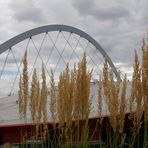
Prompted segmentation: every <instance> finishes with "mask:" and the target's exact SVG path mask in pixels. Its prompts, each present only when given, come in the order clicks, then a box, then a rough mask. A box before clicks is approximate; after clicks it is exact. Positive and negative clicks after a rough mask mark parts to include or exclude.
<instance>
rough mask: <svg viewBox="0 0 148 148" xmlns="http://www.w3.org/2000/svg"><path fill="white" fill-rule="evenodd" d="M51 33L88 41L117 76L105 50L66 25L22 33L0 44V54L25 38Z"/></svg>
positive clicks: (45, 27)
mask: <svg viewBox="0 0 148 148" xmlns="http://www.w3.org/2000/svg"><path fill="white" fill-rule="evenodd" d="M51 31H65V32H71V33H74V34H77V35H79V36H80V37H83V38H85V39H86V40H88V41H89V42H90V43H91V44H93V45H94V46H95V47H96V49H97V50H99V51H100V53H101V54H102V55H103V56H104V57H105V58H106V59H107V61H108V63H109V65H110V67H111V68H112V70H113V72H114V73H115V75H116V76H117V75H118V72H117V70H116V68H115V66H114V64H113V62H112V61H111V59H110V57H109V56H108V54H107V53H106V52H105V50H104V49H103V48H102V47H101V46H100V44H99V43H98V42H97V41H96V40H95V39H93V38H92V37H91V36H90V35H89V34H87V33H85V32H84V31H82V30H80V29H77V28H75V27H72V26H67V25H57V24H56V25H47V26H41V27H38V28H34V29H32V30H29V31H26V32H24V33H21V34H19V35H17V36H15V37H13V38H11V39H9V40H8V41H6V42H4V43H2V44H1V45H0V54H1V53H3V52H5V51H6V50H8V49H10V48H11V47H12V46H14V45H16V44H17V43H19V42H21V41H23V40H25V39H27V38H31V37H32V36H35V35H38V34H41V33H44V32H47V33H48V32H51Z"/></svg>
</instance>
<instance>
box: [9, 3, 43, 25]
mask: <svg viewBox="0 0 148 148" xmlns="http://www.w3.org/2000/svg"><path fill="white" fill-rule="evenodd" d="M10 8H11V11H12V16H13V17H14V18H15V19H16V20H17V21H19V22H28V21H30V22H33V23H39V22H42V21H44V15H43V11H42V9H40V8H39V7H37V6H36V5H35V2H33V1H29V0H27V1H24V0H22V1H19V0H16V1H15V3H14V2H12V3H11V4H10Z"/></svg>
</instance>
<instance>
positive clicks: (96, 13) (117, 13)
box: [73, 0, 130, 20]
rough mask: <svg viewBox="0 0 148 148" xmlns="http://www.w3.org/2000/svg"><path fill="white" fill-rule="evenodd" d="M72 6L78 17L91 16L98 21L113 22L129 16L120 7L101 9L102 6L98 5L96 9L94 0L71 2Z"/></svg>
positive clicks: (126, 10)
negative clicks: (78, 14)
mask: <svg viewBox="0 0 148 148" xmlns="http://www.w3.org/2000/svg"><path fill="white" fill-rule="evenodd" d="M73 6H74V7H75V8H76V10H77V11H78V12H79V13H80V15H83V16H93V17H95V19H98V20H114V19H119V18H122V17H125V16H129V15H130V13H129V11H128V9H126V8H124V7H123V6H122V5H117V6H110V7H101V6H102V5H101V4H100V5H99V6H98V7H97V6H96V4H95V1H94V0H93V1H90V0H81V1H79V2H78V1H75V0H73Z"/></svg>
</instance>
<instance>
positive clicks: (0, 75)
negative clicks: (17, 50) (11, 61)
mask: <svg viewBox="0 0 148 148" xmlns="http://www.w3.org/2000/svg"><path fill="white" fill-rule="evenodd" d="M9 53H10V49H8V53H7V56H6V59H5V62H4V65H3V68H2V71H1V74H0V79H1V77H2V74H3V71H4V68H5V65H6V63H7V59H8V56H9Z"/></svg>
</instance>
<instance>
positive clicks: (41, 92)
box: [18, 40, 148, 148]
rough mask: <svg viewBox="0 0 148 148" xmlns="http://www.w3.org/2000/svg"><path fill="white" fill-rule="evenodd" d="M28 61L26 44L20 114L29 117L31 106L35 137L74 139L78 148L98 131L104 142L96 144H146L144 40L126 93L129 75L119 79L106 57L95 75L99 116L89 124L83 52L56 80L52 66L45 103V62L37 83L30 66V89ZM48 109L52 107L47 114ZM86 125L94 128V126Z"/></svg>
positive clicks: (53, 142)
mask: <svg viewBox="0 0 148 148" xmlns="http://www.w3.org/2000/svg"><path fill="white" fill-rule="evenodd" d="M27 66H28V63H27V50H26V52H25V54H24V58H23V72H22V75H21V76H20V82H19V92H18V96H19V97H18V100H19V115H20V119H21V120H24V121H27V116H26V113H27V110H28V111H30V113H31V120H32V123H34V124H35V130H34V128H32V135H34V137H36V138H38V137H39V136H43V137H44V139H46V140H47V141H48V142H47V143H46V145H44V147H72V146H73V145H74V143H77V144H76V146H77V147H79V148H86V147H90V140H93V138H94V135H95V134H98V136H99V137H100V139H99V140H100V141H98V142H100V143H101V142H102V143H101V144H98V147H100V148H102V147H105V148H117V147H120V148H125V147H126V148H142V147H143V148H147V147H148V43H147V40H143V43H142V62H141V64H140V62H139V59H138V54H137V52H136V50H135V58H134V66H133V77H132V81H131V90H130V91H131V92H130V96H128V95H127V83H129V82H128V81H127V76H126V75H124V78H123V79H121V77H120V71H119V72H118V76H117V77H116V78H115V76H114V74H113V71H112V70H111V69H110V68H109V65H108V63H107V60H106V58H105V59H104V67H103V74H102V75H100V76H99V77H100V78H99V80H98V81H99V82H98V93H97V95H98V96H97V99H98V100H97V119H96V120H95V123H93V127H91V124H92V123H90V120H89V117H90V113H91V111H92V99H93V96H91V95H90V85H91V79H92V70H88V68H87V58H86V52H84V54H83V57H82V59H81V61H80V62H79V63H78V64H77V65H76V64H74V65H73V68H72V70H70V68H69V63H67V64H66V67H65V69H64V71H62V72H61V74H60V75H59V81H58V84H57V85H56V84H55V78H54V72H53V70H52V69H51V75H50V89H49V90H50V91H49V92H50V94H49V96H50V101H49V104H48V101H47V97H48V89H47V84H48V83H47V82H46V72H45V66H44V64H42V75H41V79H42V81H41V83H40V82H39V78H38V77H37V71H36V68H35V69H34V72H33V76H32V82H31V88H30V90H29V87H28V86H29V84H28V68H27ZM29 92H30V94H29ZM28 100H29V101H28ZM104 104H105V105H104ZM28 105H29V108H28V107H27V106H28ZM104 106H105V108H104ZM104 109H105V110H106V111H105V115H106V116H104ZM47 112H50V117H48V114H47ZM50 121H52V122H53V124H52V126H53V128H49V125H48V124H47V122H50ZM90 128H93V132H91V130H90ZM101 129H102V130H103V131H101ZM26 132H27V129H26ZM103 133H104V134H105V138H103ZM27 138H28V136H27V137H26V139H27Z"/></svg>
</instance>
